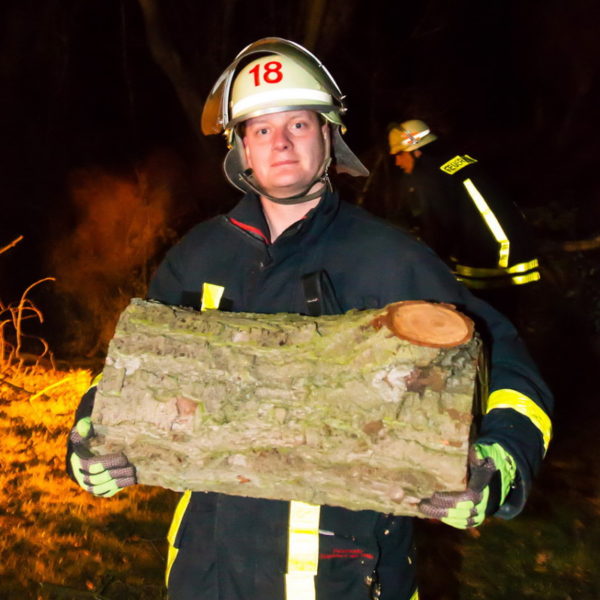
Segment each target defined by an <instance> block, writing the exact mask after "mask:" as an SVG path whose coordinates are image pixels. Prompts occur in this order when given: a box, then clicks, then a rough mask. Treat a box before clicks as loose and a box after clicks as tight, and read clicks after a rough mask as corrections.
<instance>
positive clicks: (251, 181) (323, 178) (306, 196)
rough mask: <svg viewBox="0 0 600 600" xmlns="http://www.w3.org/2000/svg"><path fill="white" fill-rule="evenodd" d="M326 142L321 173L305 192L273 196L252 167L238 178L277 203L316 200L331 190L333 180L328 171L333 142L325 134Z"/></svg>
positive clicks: (263, 196)
mask: <svg viewBox="0 0 600 600" xmlns="http://www.w3.org/2000/svg"><path fill="white" fill-rule="evenodd" d="M323 138H324V142H325V158H323V162H322V163H321V168H320V169H319V170H318V171H317V172H318V173H320V175H318V176H317V177H315V178H314V179H313V180H312V182H311V183H309V184H308V186H307V187H306V188H305V189H304V191H303V192H300V193H299V194H296V195H295V196H286V197H284V198H278V197H277V196H271V194H269V193H267V192H266V190H264V189H263V188H262V186H261V185H260V184H259V183H258V181H256V178H255V177H254V175H253V173H252V169H246V170H244V171H242V172H241V173H239V174H238V179H239V180H240V181H242V182H243V183H245V184H246V186H247V187H249V188H250V189H251V190H252V191H253V192H255V193H256V194H258V195H259V196H260V197H262V198H267V199H268V200H271V201H272V202H275V203H276V204H284V205H291V204H303V203H304V202H308V201H309V200H314V199H315V198H319V197H321V196H322V195H323V194H324V193H325V191H326V190H329V191H331V189H332V188H331V181H330V180H329V175H328V173H327V171H328V170H329V165H330V164H331V142H330V140H329V135H328V134H327V135H326V134H323ZM316 184H322V185H321V186H320V187H319V188H318V189H317V190H316V191H314V192H312V193H309V191H310V189H311V188H312V187H313V186H314V185H316Z"/></svg>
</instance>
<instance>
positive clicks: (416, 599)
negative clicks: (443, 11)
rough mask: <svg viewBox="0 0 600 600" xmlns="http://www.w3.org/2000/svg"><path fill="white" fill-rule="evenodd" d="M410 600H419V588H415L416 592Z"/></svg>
mask: <svg viewBox="0 0 600 600" xmlns="http://www.w3.org/2000/svg"><path fill="white" fill-rule="evenodd" d="M410 600H419V590H415V593H414V594H413V595H412V596H411V597H410Z"/></svg>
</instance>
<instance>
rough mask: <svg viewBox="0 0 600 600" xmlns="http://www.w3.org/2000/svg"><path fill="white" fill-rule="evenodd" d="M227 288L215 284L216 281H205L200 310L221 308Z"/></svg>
mask: <svg viewBox="0 0 600 600" xmlns="http://www.w3.org/2000/svg"><path fill="white" fill-rule="evenodd" d="M224 291H225V288H224V287H223V286H222V285H215V284H214V283H203V284H202V302H201V303H200V310H210V309H214V308H219V304H220V303H221V298H222V297H223V292H224Z"/></svg>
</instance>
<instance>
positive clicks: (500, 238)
mask: <svg viewBox="0 0 600 600" xmlns="http://www.w3.org/2000/svg"><path fill="white" fill-rule="evenodd" d="M463 185H464V186H465V188H466V190H467V192H468V194H469V196H471V199H472V200H473V202H474V203H475V206H476V207H477V210H478V211H479V214H480V215H481V216H482V218H483V220H484V221H485V223H486V225H487V226H488V228H489V230H490V231H491V232H492V235H493V236H494V238H495V239H496V241H497V242H498V245H499V246H500V249H499V252H498V266H499V267H508V257H509V254H510V242H509V241H508V237H507V236H506V233H505V232H504V229H502V225H500V222H499V221H498V219H497V218H496V215H495V214H494V213H493V212H492V209H491V208H490V207H489V205H488V203H487V202H486V201H485V198H484V197H483V196H482V195H481V193H480V192H479V190H478V189H477V188H476V187H475V184H474V183H473V182H472V181H471V180H470V179H465V180H464V181H463Z"/></svg>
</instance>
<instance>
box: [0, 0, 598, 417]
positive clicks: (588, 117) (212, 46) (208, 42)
mask: <svg viewBox="0 0 600 600" xmlns="http://www.w3.org/2000/svg"><path fill="white" fill-rule="evenodd" d="M142 6H145V7H146V8H153V9H154V11H155V15H156V23H157V27H158V31H159V33H160V36H161V39H162V42H163V45H164V48H166V49H167V50H168V53H169V56H170V58H171V59H174V61H175V62H174V63H172V64H175V65H177V67H178V68H179V69H180V73H182V74H183V79H182V81H184V84H185V85H184V87H185V90H184V96H181V95H179V96H178V94H177V91H176V89H175V88H174V86H173V85H172V82H171V80H170V79H169V77H168V76H167V75H166V74H165V71H164V70H163V69H161V67H160V66H159V65H158V63H157V62H156V61H155V56H156V53H153V52H152V50H153V48H152V47H151V44H149V42H148V36H147V30H146V27H145V21H144V18H143V13H142V10H141V7H142ZM596 8H597V6H596V3H595V2H594V1H592V0H573V1H571V2H563V1H557V0H549V1H545V2H538V1H533V0H526V1H516V0H515V1H510V0H509V1H507V0H503V1H495V0H487V1H486V2H481V1H475V0H473V1H470V0H458V1H455V2H446V1H445V0H427V1H423V2H406V1H399V2H393V3H391V2H384V1H381V0H369V1H366V0H346V1H345V2H343V3H342V2H334V1H333V0H311V1H302V2H300V1H288V2H281V1H275V0H259V1H254V2H246V1H243V0H223V1H220V2H217V1H215V2H212V3H209V2H197V1H195V0H171V1H169V2H167V1H166V0H152V1H151V0H138V1H137V2H136V1H135V0H85V1H81V0H18V1H17V0H13V1H5V2H3V3H1V4H0V27H1V35H0V86H1V87H0V89H1V90H2V92H1V95H0V102H1V104H0V128H1V139H2V142H3V143H2V145H1V146H0V202H1V207H2V208H1V215H2V216H1V220H0V247H2V246H3V245H4V244H6V243H8V242H10V241H11V240H12V239H14V238H15V237H16V236H17V235H23V236H24V240H23V241H22V242H20V243H19V244H18V245H17V246H16V247H15V248H12V249H11V250H10V251H8V252H6V253H4V254H2V256H1V258H0V298H1V299H2V301H3V302H4V303H5V304H7V303H9V302H13V301H15V300H17V299H18V298H19V297H20V295H21V293H22V292H23V290H24V289H25V288H26V287H27V286H28V285H30V284H32V283H33V282H35V281H37V280H38V279H39V278H41V277H49V276H50V277H55V278H56V281H54V282H45V283H42V284H40V285H39V286H37V287H35V288H34V289H33V290H32V292H31V293H30V297H31V298H32V300H33V301H34V302H35V303H36V304H37V305H38V306H39V307H40V308H41V309H42V311H43V312H44V315H45V322H44V324H43V325H42V326H37V325H36V324H35V323H34V322H31V323H30V324H28V327H29V328H30V329H31V331H32V333H37V334H39V335H42V336H43V337H45V339H47V340H48V341H49V343H50V346H51V348H52V350H53V351H54V353H55V354H56V355H57V356H58V357H64V358H66V359H69V360H81V359H82V358H89V359H101V358H102V356H103V355H104V352H105V350H106V345H107V342H108V340H109V339H110V337H111V335H112V331H113V328H114V324H115V320H116V318H117V316H118V314H119V313H120V311H121V310H122V308H123V307H124V306H125V305H126V303H127V302H128V300H129V298H130V297H131V296H132V295H143V294H144V292H145V289H146V285H147V282H148V278H149V277H150V275H151V273H152V271H153V269H154V268H155V266H156V263H157V261H158V260H159V259H160V257H161V256H162V254H163V253H164V251H165V250H166V248H167V247H169V246H170V245H172V244H173V243H174V242H175V241H176V240H177V238H178V237H179V236H180V235H181V234H182V233H183V232H185V231H186V230H187V229H189V228H190V227H191V226H192V225H193V224H194V223H195V222H197V221H198V220H200V219H203V218H206V217H208V216H210V215H213V214H216V213H218V212H223V211H225V210H227V209H228V208H229V207H230V206H232V204H233V203H234V202H235V201H236V199H237V198H238V196H239V194H238V192H237V191H236V190H234V189H233V188H231V187H230V186H229V185H228V184H227V183H226V182H225V180H224V177H223V175H222V170H221V162H222V159H223V156H224V153H225V144H224V142H223V140H222V139H220V136H211V137H204V136H202V135H201V134H200V132H199V126H198V123H199V119H200V114H201V110H202V103H203V101H204V99H205V97H206V96H207V94H208V92H209V90H210V88H211V87H212V85H213V83H214V81H215V80H216V79H217V77H218V76H219V75H220V74H221V72H222V70H223V69H224V68H225V66H226V65H227V64H229V62H230V61H231V60H232V59H233V58H234V57H235V55H236V54H237V53H238V52H239V51H240V50H241V49H242V48H243V47H244V46H245V45H246V44H248V43H250V42H252V41H255V40H256V39H258V38H260V37H263V36H269V35H277V36H280V37H284V38H288V39H292V40H294V41H297V42H299V43H301V44H304V45H306V47H307V48H309V49H310V50H312V51H313V52H314V53H315V54H316V55H317V56H318V57H319V58H320V59H321V60H322V61H323V62H324V64H325V65H326V66H327V67H328V69H329V70H330V71H331V72H332V73H333V75H334V77H335V78H336V80H337V82H338V84H339V85H340V87H341V89H342V91H343V92H344V93H345V94H346V95H347V98H348V100H347V104H348V107H349V111H348V114H347V115H346V118H345V121H346V124H347V126H348V132H347V135H346V138H347V140H348V142H349V144H350V146H351V147H352V148H353V149H354V150H355V152H356V153H357V154H358V155H359V156H360V157H361V158H362V159H363V161H364V162H365V163H366V164H367V166H370V167H372V166H373V165H374V164H375V163H376V161H377V158H378V156H379V157H380V156H381V155H382V153H383V155H384V162H387V164H389V162H390V161H389V158H388V157H387V156H385V153H386V126H387V124H388V123H389V122H390V121H393V120H404V119H406V118H414V117H418V118H422V119H424V120H426V121H427V122H428V123H429V124H430V125H431V127H432V129H433V130H434V131H435V132H436V133H438V134H441V135H443V136H447V137H449V138H453V139H454V140H455V141H456V143H457V147H460V148H461V151H464V152H467V153H469V154H471V155H475V156H477V157H478V158H480V160H482V161H485V163H486V165H487V168H488V169H489V170H490V171H492V172H493V174H494V175H496V177H497V179H498V181H499V182H501V184H502V185H503V186H504V187H505V188H506V189H509V190H511V193H512V195H513V197H514V199H515V200H516V201H517V202H518V203H519V205H520V207H521V208H522V210H523V211H524V213H525V214H526V216H527V217H528V219H529V221H530V223H531V225H532V226H533V228H534V232H535V235H536V238H537V239H536V242H537V245H538V252H539V256H540V260H541V262H542V271H543V275H544V282H543V284H542V285H541V286H537V287H534V291H533V292H527V294H526V298H525V300H524V302H525V304H524V305H523V307H522V310H521V313H522V314H525V315H526V317H525V318H523V319H521V320H520V321H519V323H518V325H519V326H520V328H521V331H522V333H523V335H524V336H525V337H526V339H527V341H528V343H529V344H530V346H531V348H532V350H533V351H534V354H536V358H538V360H539V361H540V363H541V365H542V367H543V369H544V370H545V371H547V372H548V374H549V376H550V377H551V378H555V379H556V382H555V385H556V386H557V389H558V391H559V392H561V391H562V388H563V387H564V388H566V391H568V393H572V391H573V386H576V387H577V388H578V389H579V388H583V389H585V390H586V393H585V394H584V395H585V396H586V398H588V397H589V395H590V394H589V388H587V387H586V386H588V384H590V385H592V384H591V383H590V381H591V379H592V373H593V371H594V367H593V365H594V364H595V363H594V361H595V360H596V359H597V357H598V342H597V338H598V333H599V332H600V291H599V290H600V282H599V280H600V274H599V270H598V267H597V265H598V258H599V254H598V249H597V247H596V248H595V249H594V248H592V249H585V250H581V251H574V250H568V249H566V247H568V244H567V246H565V243H566V242H569V241H573V240H584V241H586V240H592V241H593V240H596V236H598V235H599V233H600V231H599V229H600V228H599V225H598V223H599V222H600V202H599V200H600V181H599V179H598V177H597V176H596V171H597V165H598V157H599V156H600V152H599V150H600V148H599V146H600V143H599V141H598V138H599V132H600V126H599V125H600V112H599V111H598V100H599V98H600V93H599V92H600V78H599V75H598V73H599V71H598V67H599V64H600V44H599V42H598V38H599V36H598V31H599V29H598V25H599V24H600V20H599V19H598V18H597V16H596V15H597V12H598V11H597V10H595V9H596ZM154 49H156V48H154ZM179 91H180V94H181V90H179ZM182 99H183V102H184V104H183V105H185V106H186V108H185V109H184V108H183V105H182V102H181V100H182ZM374 182H376V183H375V184H374V185H373V186H371V188H370V189H369V194H368V197H367V198H366V200H365V204H366V205H367V207H368V208H369V209H370V210H373V211H374V212H377V213H379V214H382V215H384V216H385V215H386V212H388V211H389V209H390V205H389V203H390V198H391V202H394V201H395V197H394V195H393V190H392V192H390V189H389V186H388V187H387V188H386V189H381V186H382V185H383V186H385V178H384V179H382V178H377V179H376V180H374ZM340 183H341V184H342V185H343V186H345V188H346V189H348V190H349V191H350V192H352V191H360V188H361V186H362V182H361V183H359V181H358V180H356V181H350V182H349V181H347V180H346V181H342V182H340ZM383 198H384V199H385V202H383V201H381V199H383ZM349 199H350V200H352V197H351V196H349ZM400 201H401V198H398V202H400ZM596 241H597V240H596ZM565 344H568V345H570V346H573V348H574V349H575V353H576V354H577V357H578V358H575V353H570V354H569V357H570V358H569V359H568V360H567V363H566V366H565V360H566V359H565V357H564V355H563V354H562V353H561V352H557V351H556V349H557V346H561V345H563V346H564V345H565ZM32 346H35V344H34V343H32ZM551 348H553V349H554V352H550V349H551ZM31 351H32V352H35V347H32V348H31ZM571 357H572V358H571ZM565 368H566V369H568V370H571V371H572V370H577V371H578V372H579V373H580V375H579V376H578V377H577V378H576V381H575V382H573V378H566V377H562V376H559V375H557V374H558V373H560V374H563V373H564V371H565ZM595 397H596V396H595V395H594V398H595ZM590 405H592V406H593V407H595V406H596V405H597V402H596V401H595V400H594V401H591V400H590Z"/></svg>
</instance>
